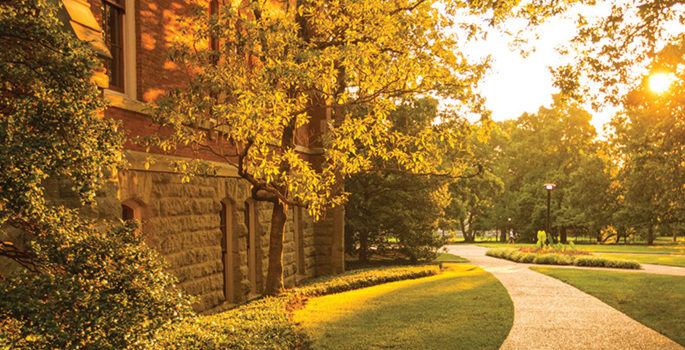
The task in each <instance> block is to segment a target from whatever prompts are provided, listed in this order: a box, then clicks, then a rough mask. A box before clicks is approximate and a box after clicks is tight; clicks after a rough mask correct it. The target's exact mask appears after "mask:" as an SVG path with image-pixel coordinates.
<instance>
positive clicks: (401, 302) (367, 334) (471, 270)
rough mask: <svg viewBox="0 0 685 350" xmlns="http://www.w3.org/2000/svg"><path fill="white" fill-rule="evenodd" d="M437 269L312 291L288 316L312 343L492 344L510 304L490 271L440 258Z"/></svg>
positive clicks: (503, 331) (506, 324)
mask: <svg viewBox="0 0 685 350" xmlns="http://www.w3.org/2000/svg"><path fill="white" fill-rule="evenodd" d="M445 267H446V270H445V271H444V272H443V273H442V274H440V275H437V276H431V277H425V278H421V279H416V280H408V281H400V282H393V283H387V284H383V285H379V286H374V287H369V288H364V289H359V290H354V291H349V292H345V293H339V294H334V295H328V296H323V297H318V298H312V299H310V300H309V301H308V302H307V305H306V306H305V307H304V308H303V309H301V310H298V311H296V312H295V313H294V315H293V317H294V321H295V322H297V323H299V324H300V328H301V329H302V330H303V331H304V332H305V333H306V335H307V337H308V339H310V340H311V341H312V344H311V348H312V349H494V348H497V347H499V345H500V344H501V343H502V342H503V341H504V339H505V337H506V336H507V333H508V332H509V329H510V327H511V324H512V322H513V305H512V303H511V299H510V298H509V296H508V295H507V292H506V290H505V289H504V287H503V286H502V285H501V284H500V283H499V282H498V281H497V279H496V278H494V277H493V276H492V275H491V274H489V273H487V272H485V271H484V270H482V269H481V268H478V267H475V266H470V265H453V264H447V265H445Z"/></svg>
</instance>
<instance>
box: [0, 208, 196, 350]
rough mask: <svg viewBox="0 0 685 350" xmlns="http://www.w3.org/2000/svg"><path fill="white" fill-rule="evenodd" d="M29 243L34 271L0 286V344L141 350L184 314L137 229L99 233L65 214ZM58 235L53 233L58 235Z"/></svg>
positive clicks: (185, 305)
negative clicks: (8, 328) (0, 326)
mask: <svg viewBox="0 0 685 350" xmlns="http://www.w3.org/2000/svg"><path fill="white" fill-rule="evenodd" d="M59 220H60V221H59V222H53V223H49V224H45V230H36V232H40V234H39V236H38V237H36V239H35V241H34V242H32V246H31V248H32V251H33V252H34V254H35V257H34V261H35V262H36V263H37V264H38V266H39V268H38V269H37V270H36V271H29V270H20V271H17V272H16V273H14V274H13V275H12V276H9V278H6V279H2V280H0V294H1V295H2V298H0V310H2V313H1V314H0V318H2V319H4V320H0V323H5V324H12V325H14V326H13V330H14V331H13V332H11V333H3V334H0V338H3V337H11V338H6V339H1V340H0V344H2V342H3V341H5V342H8V343H13V344H14V347H16V348H26V349H126V348H145V347H146V346H147V345H148V343H149V341H150V340H151V339H152V337H153V335H154V333H155V332H156V331H157V330H158V329H159V328H161V327H163V326H165V325H167V324H169V323H171V322H174V321H177V320H180V319H181V318H182V317H183V316H185V315H189V314H190V302H189V301H188V300H187V299H185V298H184V297H183V296H182V295H181V294H179V292H178V291H176V290H175V288H174V282H175V279H174V278H173V277H172V276H171V275H169V274H167V273H166V272H165V270H164V264H163V263H162V262H161V260H160V259H159V257H158V256H157V254H156V253H155V252H154V251H152V250H151V249H150V248H148V247H147V246H146V245H145V244H144V243H143V241H142V236H141V233H140V231H139V230H137V227H136V225H135V224H134V223H133V222H130V223H129V224H128V225H126V226H118V227H110V228H102V229H97V228H96V227H94V226H93V225H92V224H89V223H86V222H84V221H82V219H79V218H78V217H77V216H76V214H75V213H74V212H71V211H68V210H63V212H61V213H60V217H59ZM58 227H59V229H58Z"/></svg>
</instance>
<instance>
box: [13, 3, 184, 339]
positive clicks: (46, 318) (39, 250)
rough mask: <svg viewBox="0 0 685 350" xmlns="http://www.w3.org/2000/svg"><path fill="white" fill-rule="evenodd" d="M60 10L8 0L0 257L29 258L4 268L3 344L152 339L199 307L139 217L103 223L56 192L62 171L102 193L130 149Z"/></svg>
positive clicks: (81, 188) (89, 194)
mask: <svg viewBox="0 0 685 350" xmlns="http://www.w3.org/2000/svg"><path fill="white" fill-rule="evenodd" d="M56 10H57V8H56V6H55V5H54V2H52V1H42V0H8V1H3V2H2V3H0V45H1V46H2V50H0V81H1V84H0V164H2V167H0V259H11V260H12V261H14V262H16V263H17V264H18V266H17V265H15V266H17V268H16V269H14V270H15V271H13V272H11V271H6V270H4V269H3V271H2V275H0V348H12V349H14V348H22V349H56V348H59V349H67V348H69V349H91V348H93V349H95V348H97V349H122V348H128V347H131V346H138V347H144V345H145V344H146V343H147V342H148V341H149V340H150V338H151V336H152V335H153V334H154V332H155V331H156V330H157V329H158V328H160V327H161V326H162V325H164V324H167V323H169V322H171V321H173V320H174V319H176V318H178V317H180V316H181V315H183V314H184V313H186V312H187V311H188V302H187V301H186V300H185V298H183V297H181V296H179V294H178V292H177V291H175V290H174V288H173V278H172V277H171V276H169V275H168V274H167V273H165V272H164V271H163V269H162V263H161V262H160V260H159V257H158V256H157V255H156V254H154V253H153V252H152V251H151V250H150V249H149V248H147V247H146V246H145V245H144V244H143V243H142V240H141V234H142V233H140V232H138V231H137V230H136V228H135V225H133V224H130V225H127V226H122V225H121V224H119V225H113V226H107V225H96V224H95V223H93V222H90V221H87V220H84V219H82V218H80V217H79V216H78V212H77V211H76V210H73V209H67V208H64V207H61V206H52V205H50V203H49V202H48V200H47V199H46V198H45V192H46V189H45V180H46V179H47V178H49V177H53V178H62V179H67V180H69V182H70V183H71V184H72V190H73V191H74V192H75V193H76V195H77V196H78V197H79V198H80V199H81V200H82V202H83V203H84V204H89V203H92V202H93V199H94V197H95V194H96V190H97V189H98V188H99V186H100V185H101V184H102V183H103V181H104V179H105V178H106V176H105V174H107V173H110V174H111V172H112V171H116V166H118V165H119V162H120V160H121V142H122V135H121V133H120V132H118V131H117V124H116V123H115V122H114V121H112V120H111V119H105V118H102V115H101V109H102V107H103V102H102V97H101V92H100V91H98V89H97V87H96V86H95V84H94V83H93V82H92V81H91V77H92V70H93V69H94V68H95V67H96V66H97V64H98V62H97V60H96V59H95V58H94V54H93V52H92V51H91V50H90V49H89V48H88V47H87V44H86V43H82V42H80V41H79V40H78V39H76V38H75V37H73V36H71V35H70V34H68V33H67V32H66V31H64V30H63V26H62V24H61V23H60V22H59V20H58V19H57V17H56ZM18 231H20V232H21V233H20V234H21V236H23V237H26V240H28V241H29V243H28V244H27V245H22V244H19V243H18V241H17V240H16V239H14V238H16V236H17V232H18ZM5 262H6V261H3V263H5Z"/></svg>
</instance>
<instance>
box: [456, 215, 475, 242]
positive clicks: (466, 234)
mask: <svg viewBox="0 0 685 350" xmlns="http://www.w3.org/2000/svg"><path fill="white" fill-rule="evenodd" d="M459 225H460V226H461V234H462V236H464V242H469V243H470V242H473V237H471V236H470V233H469V232H467V231H466V225H465V224H464V220H459Z"/></svg>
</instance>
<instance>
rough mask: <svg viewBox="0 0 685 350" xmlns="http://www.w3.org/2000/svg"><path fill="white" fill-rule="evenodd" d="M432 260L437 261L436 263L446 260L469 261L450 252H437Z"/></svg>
mask: <svg viewBox="0 0 685 350" xmlns="http://www.w3.org/2000/svg"><path fill="white" fill-rule="evenodd" d="M433 262H438V263H440V262H441V263H446V262H453V263H465V262H469V261H468V260H467V259H464V258H462V257H460V256H457V255H454V254H450V253H438V257H437V258H436V259H435V260H433Z"/></svg>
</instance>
